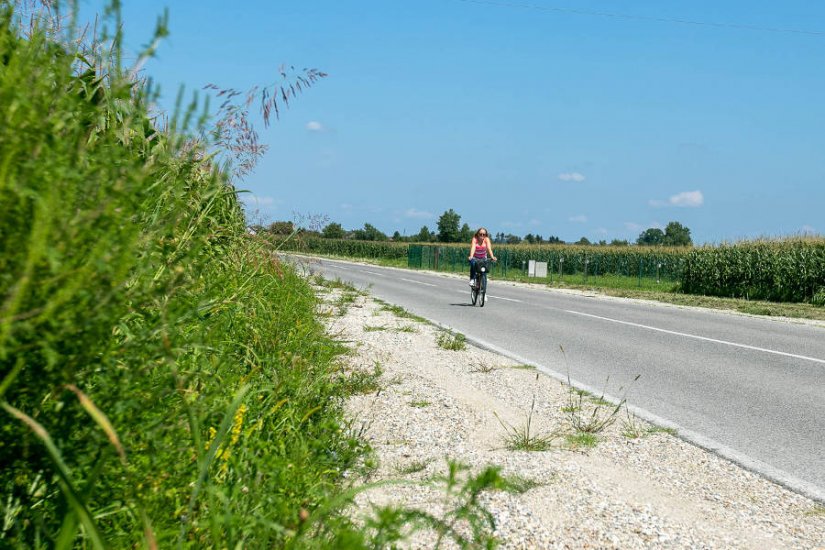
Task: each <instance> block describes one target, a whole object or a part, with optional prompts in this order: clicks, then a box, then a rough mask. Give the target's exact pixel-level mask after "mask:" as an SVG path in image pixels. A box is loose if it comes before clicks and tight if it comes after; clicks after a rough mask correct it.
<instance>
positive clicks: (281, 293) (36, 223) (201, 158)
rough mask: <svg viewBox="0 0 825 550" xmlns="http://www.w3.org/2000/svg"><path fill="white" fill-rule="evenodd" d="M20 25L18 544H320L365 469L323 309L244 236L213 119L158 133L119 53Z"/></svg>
mask: <svg viewBox="0 0 825 550" xmlns="http://www.w3.org/2000/svg"><path fill="white" fill-rule="evenodd" d="M17 15H19V14H17V13H16V12H15V11H14V9H13V7H12V5H11V4H9V3H2V4H0V403H2V408H3V410H2V411H0V415H2V416H3V421H2V423H0V438H1V439H0V441H1V443H0V464H3V467H2V469H0V491H2V498H0V516H2V517H3V518H4V521H3V522H2V524H0V529H2V532H1V533H0V536H1V537H2V539H3V541H4V542H3V545H4V546H6V545H8V546H10V547H21V548H23V547H25V548H30V547H34V548H46V547H58V548H66V547H72V546H88V547H93V548H97V547H104V546H105V547H116V548H124V547H143V546H147V547H150V548H154V547H160V548H167V547H171V546H179V547H181V546H185V547H204V546H210V547H236V546H237V545H239V544H247V545H253V546H261V547H270V546H273V545H289V544H299V543H300V544H304V543H303V542H301V541H306V540H308V539H306V537H305V536H304V535H302V533H304V531H305V528H304V525H307V524H308V523H307V516H308V515H310V516H311V515H312V514H313V513H314V510H316V509H318V508H319V507H321V506H322V505H325V504H326V503H327V502H328V501H329V499H330V498H332V496H334V495H335V494H337V493H338V492H339V491H340V487H339V483H340V481H341V476H342V472H343V471H344V469H346V468H347V467H349V466H350V465H351V464H352V463H353V461H354V460H355V459H356V457H357V456H358V453H359V449H360V444H359V443H358V442H357V441H356V440H355V439H353V438H352V437H350V436H349V435H348V430H347V429H346V423H345V422H344V420H343V416H342V411H341V403H342V395H343V393H344V392H343V389H342V388H341V387H340V382H339V381H338V380H339V377H338V376H335V373H336V370H337V367H336V363H335V361H334V358H335V357H336V355H337V354H338V353H340V352H341V348H340V347H339V346H338V345H337V344H336V343H334V342H332V341H331V340H330V339H329V338H328V337H327V336H326V335H325V333H324V330H323V327H322V326H321V325H320V324H319V323H318V322H317V321H316V319H315V314H314V312H315V307H316V297H315V296H314V294H313V292H312V291H311V289H310V288H309V287H308V285H307V284H306V282H305V281H304V280H302V279H301V278H300V277H298V276H297V275H296V273H295V272H294V271H293V270H291V269H290V268H288V267H287V266H285V265H282V264H280V263H278V262H277V261H274V260H272V254H271V250H270V249H269V248H268V247H267V245H266V244H265V243H262V242H258V241H256V240H254V239H251V238H250V237H249V236H247V235H246V230H245V225H246V224H245V220H244V218H243V214H242V212H241V209H240V207H239V205H238V202H237V198H236V193H235V191H234V189H233V187H232V184H231V182H230V180H229V178H228V176H227V173H226V172H225V171H224V170H222V169H220V168H219V167H216V166H215V164H214V163H212V162H211V161H210V159H211V154H212V151H211V150H210V149H208V148H207V146H206V145H204V144H200V143H199V142H198V141H197V140H195V139H194V138H193V137H191V136H192V135H196V134H198V133H200V131H199V129H198V128H197V127H193V126H192V121H194V120H195V119H196V114H197V113H196V108H195V107H196V106H195V105H192V106H190V108H189V109H184V110H183V111H182V112H181V113H180V115H179V116H178V117H177V118H176V119H175V122H174V123H173V124H172V125H171V126H172V127H176V128H177V130H176V131H171V130H170V131H161V130H158V129H157V124H156V121H154V120H152V118H151V117H150V115H149V110H150V107H149V106H150V102H151V100H152V92H151V90H149V89H148V88H146V87H143V86H141V85H138V84H136V83H135V82H134V81H133V80H131V79H130V78H129V77H128V75H127V74H126V73H127V71H125V70H124V69H123V68H121V67H120V66H119V65H118V63H117V59H119V58H120V56H119V55H117V54H118V52H117V51H115V50H107V51H99V53H98V54H94V48H92V46H94V47H95V48H97V50H101V44H100V43H98V44H86V46H85V47H81V46H79V45H77V43H76V42H71V41H70V40H68V35H62V34H60V33H59V32H58V33H55V27H54V26H53V25H50V24H49V22H48V21H46V20H39V21H36V22H35V23H36V24H35V25H34V27H33V28H32V29H31V32H29V30H30V29H29V28H28V27H26V32H25V33H24V32H23V30H22V28H21V26H20V21H19V19H16V17H17ZM161 31H162V29H161ZM114 38H116V39H115V40H114V41H113V42H110V44H114V47H115V48H117V44H118V40H117V37H114ZM72 44H74V45H72ZM187 128H191V130H192V134H187V133H186V131H185V130H186V129H187ZM342 525H345V524H342ZM315 529H316V530H317V527H315ZM342 529H344V528H343V527H342ZM342 532H346V529H344V531H342ZM327 536H338V535H327ZM321 540H323V539H321ZM290 541H291V542H290Z"/></svg>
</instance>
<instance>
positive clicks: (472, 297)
mask: <svg viewBox="0 0 825 550" xmlns="http://www.w3.org/2000/svg"><path fill="white" fill-rule="evenodd" d="M477 286H478V285H475V286H473V288H472V289H471V290H470V300H471V301H472V302H473V305H476V301H478V288H477Z"/></svg>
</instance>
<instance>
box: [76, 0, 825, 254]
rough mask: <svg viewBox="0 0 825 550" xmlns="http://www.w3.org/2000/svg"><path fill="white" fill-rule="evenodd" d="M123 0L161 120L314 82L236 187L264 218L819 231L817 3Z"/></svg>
mask: <svg viewBox="0 0 825 550" xmlns="http://www.w3.org/2000/svg"><path fill="white" fill-rule="evenodd" d="M124 3H125V5H124V25H125V33H126V43H127V47H128V48H130V49H131V50H132V51H134V50H137V48H138V46H139V45H141V44H144V43H146V42H147V40H148V39H149V37H150V35H151V30H152V27H153V24H154V21H155V18H156V16H157V15H158V14H161V13H162V12H163V9H164V7H166V6H168V7H169V14H170V20H169V23H170V30H171V35H170V36H169V38H168V39H166V40H165V41H164V42H163V43H162V44H161V46H160V50H159V52H158V55H157V57H156V58H155V59H153V60H151V61H150V62H149V63H148V64H147V65H146V68H145V72H146V74H147V75H150V76H152V77H153V78H154V79H155V80H156V81H157V82H158V83H160V85H161V87H162V90H163V99H162V100H161V103H162V106H164V107H166V108H170V107H171V106H172V105H173V102H174V98H175V95H176V94H177V91H178V88H179V86H180V85H185V86H186V89H187V90H197V89H200V88H202V87H203V86H204V85H205V84H207V83H215V84H218V85H220V86H223V87H232V88H237V89H246V88H249V87H251V86H253V85H256V84H271V83H274V82H276V81H277V69H278V67H279V66H280V65H281V64H283V63H286V64H287V65H294V66H296V67H312V68H318V69H320V70H323V71H325V72H327V73H328V74H329V76H328V77H327V78H326V79H323V80H322V81H320V82H319V83H318V84H317V85H316V86H315V87H313V88H312V89H310V90H309V91H308V92H306V93H304V94H303V95H302V96H301V97H299V98H298V99H297V100H296V101H294V102H293V103H292V106H291V108H290V109H289V110H288V111H287V112H286V113H284V114H283V116H282V117H281V120H280V122H277V123H276V124H274V125H273V126H271V127H270V128H268V129H264V127H263V125H262V124H261V125H260V126H259V127H258V130H259V131H260V134H261V139H262V141H264V142H266V143H267V144H269V146H270V150H269V152H268V153H267V155H266V157H265V158H264V159H263V160H262V161H261V162H260V163H259V165H258V167H257V169H256V170H255V172H254V173H252V174H251V175H249V176H247V177H246V178H245V180H244V181H242V182H240V183H239V187H240V188H243V189H248V190H249V191H250V194H249V195H248V196H247V199H246V200H247V201H248V202H249V203H250V205H252V208H253V209H256V208H257V210H258V211H259V212H260V216H261V217H262V218H263V220H264V221H270V220H282V219H293V218H294V217H295V216H296V215H297V216H299V217H302V218H305V217H307V216H325V217H327V218H328V219H329V220H330V221H336V222H339V223H341V224H342V225H343V226H344V227H345V228H358V227H362V226H363V225H364V223H365V222H368V223H371V224H373V225H375V226H377V227H378V228H379V229H381V230H383V231H385V232H387V233H390V234H391V233H392V232H393V231H395V230H398V231H400V232H402V233H405V234H413V233H417V232H418V230H419V229H420V228H421V226H422V225H428V226H429V227H430V228H431V229H433V228H435V225H436V221H437V219H438V216H439V215H440V214H441V213H443V212H444V211H445V210H447V209H448V208H452V209H454V210H455V211H457V212H458V213H459V214H460V215H461V217H462V218H461V220H462V223H463V222H467V223H469V224H470V226H472V227H474V228H475V227H477V226H479V225H485V226H486V227H488V228H489V229H490V230H491V231H492V232H493V233H497V232H500V231H501V232H505V233H514V234H516V235H524V234H526V233H534V234H535V233H539V234H541V235H543V236H545V237H547V236H550V235H556V236H559V237H561V238H562V239H563V240H567V241H574V240H577V239H579V238H580V237H582V236H586V237H587V238H588V239H590V240H600V239H607V240H610V239H614V238H620V239H629V240H631V241H632V240H635V239H636V237H637V236H638V235H639V233H640V232H641V231H643V230H644V229H645V228H648V227H663V226H664V225H665V224H667V222H669V221H671V220H676V221H679V222H681V223H683V224H685V225H687V226H688V227H689V228H690V229H691V231H692V235H693V237H694V240H695V241H696V242H699V243H703V242H710V243H714V242H720V241H730V240H736V239H741V238H750V237H759V236H770V237H773V236H781V235H792V234H799V233H803V232H813V233H819V234H822V233H825V217H823V209H824V208H825V101H823V98H825V2H813V1H811V0H786V1H784V2H776V1H775V0H771V1H766V0H748V1H747V2H746V1H740V0H727V1H725V2H718V1H707V0H695V1H693V2H689V3H688V2H683V1H676V0H657V1H653V0H626V1H624V2H616V1H615V0H530V1H528V2H508V1H500V2H499V1H492V0H491V1H489V2H487V1H484V0H477V1H467V0H418V1H395V0H382V1H377V0H376V1H373V0H364V1H351V0H339V1H326V0H301V1H297V2H296V1H292V2H280V1H279V2H273V1H264V0H244V1H236V2H227V1H225V0H198V1H194V0H175V1H174V2H172V1H170V0H167V1H161V0H140V1H137V0H125V2H124ZM82 5H83V9H84V13H85V15H87V16H88V14H89V13H90V12H91V11H93V10H94V9H95V8H96V6H99V5H100V3H99V2H97V1H96V0H95V1H90V0H87V1H86V2H85V3H82ZM677 21H689V22H686V23H679V22H677ZM743 27H751V28H747V29H746V28H743ZM799 31H802V32H799Z"/></svg>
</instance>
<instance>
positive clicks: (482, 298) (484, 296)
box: [474, 273, 487, 307]
mask: <svg viewBox="0 0 825 550" xmlns="http://www.w3.org/2000/svg"><path fill="white" fill-rule="evenodd" d="M478 295H479V298H480V300H479V304H478V305H479V306H481V307H484V302H486V301H487V274H486V273H485V274H484V275H482V276H481V289H480V290H479V291H478ZM474 303H475V302H474Z"/></svg>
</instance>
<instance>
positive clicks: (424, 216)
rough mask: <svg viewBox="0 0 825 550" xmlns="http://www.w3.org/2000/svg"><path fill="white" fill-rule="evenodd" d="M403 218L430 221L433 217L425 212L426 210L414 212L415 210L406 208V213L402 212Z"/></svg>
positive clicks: (430, 213)
mask: <svg viewBox="0 0 825 550" xmlns="http://www.w3.org/2000/svg"><path fill="white" fill-rule="evenodd" d="M404 217H405V218H421V219H430V218H433V217H435V216H434V214H433V213H432V212H427V211H426V210H416V209H415V208H408V209H407V210H406V212H404Z"/></svg>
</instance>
